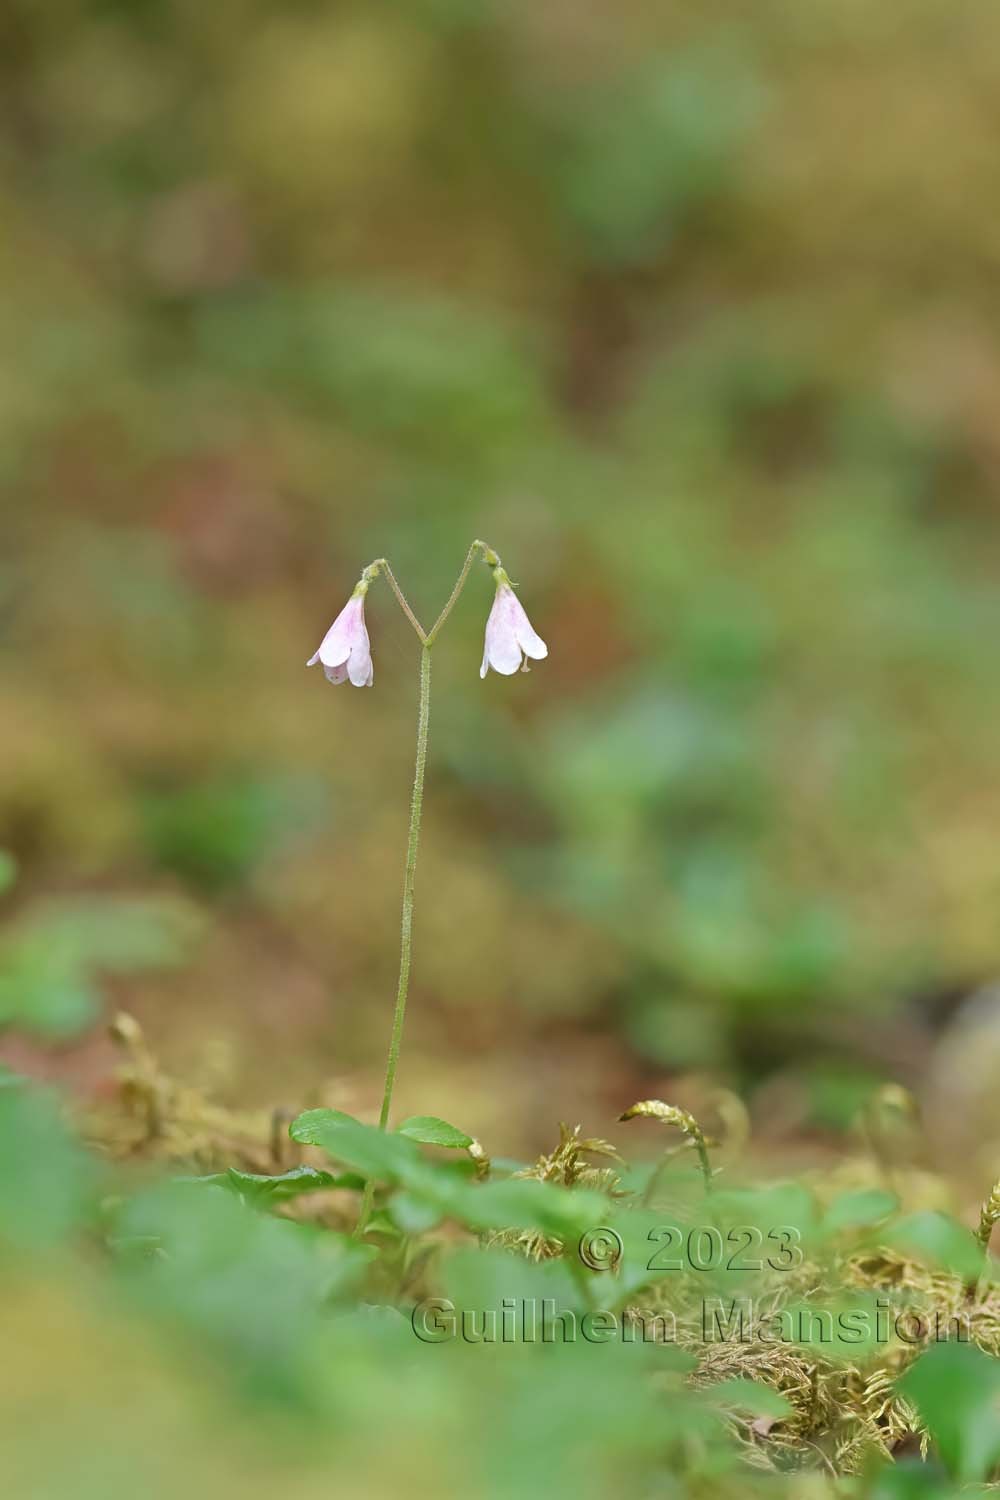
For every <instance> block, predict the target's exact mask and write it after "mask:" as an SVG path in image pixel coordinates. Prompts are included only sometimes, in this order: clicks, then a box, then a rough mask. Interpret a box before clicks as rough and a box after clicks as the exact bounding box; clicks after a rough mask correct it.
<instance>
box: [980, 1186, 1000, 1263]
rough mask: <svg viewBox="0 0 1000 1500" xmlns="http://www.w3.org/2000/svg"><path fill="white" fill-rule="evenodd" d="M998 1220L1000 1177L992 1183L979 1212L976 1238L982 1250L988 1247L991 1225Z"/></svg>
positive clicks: (999, 1216)
mask: <svg viewBox="0 0 1000 1500" xmlns="http://www.w3.org/2000/svg"><path fill="white" fill-rule="evenodd" d="M998 1220H1000V1178H998V1179H997V1181H996V1182H995V1183H994V1184H993V1187H992V1189H991V1191H990V1195H989V1197H988V1198H987V1199H986V1202H985V1203H984V1204H983V1206H982V1210H981V1211H980V1214H979V1229H978V1230H977V1238H978V1240H979V1243H980V1244H981V1245H982V1247H983V1249H984V1250H988V1249H989V1248H990V1236H991V1235H992V1233H993V1226H994V1224H996V1223H997V1221H998Z"/></svg>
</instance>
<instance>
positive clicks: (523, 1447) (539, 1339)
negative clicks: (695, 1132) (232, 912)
mask: <svg viewBox="0 0 1000 1500" xmlns="http://www.w3.org/2000/svg"><path fill="white" fill-rule="evenodd" d="M687 1118H689V1117H687ZM640 1128H641V1127H640ZM290 1135H291V1137H292V1140H293V1141H294V1142H297V1143H299V1144H300V1146H301V1147H302V1148H303V1149H304V1150H305V1151H306V1152H308V1153H309V1154H311V1155H313V1156H315V1158H316V1160H317V1161H318V1162H322V1163H324V1164H323V1165H313V1164H312V1163H311V1162H299V1163H298V1164H296V1165H295V1166H293V1167H291V1168H289V1169H288V1170H286V1171H285V1172H282V1173H275V1174H273V1175H268V1174H263V1173H259V1172H250V1171H246V1170H243V1169H242V1168H241V1167H237V1166H233V1167H231V1168H230V1169H228V1170H226V1171H222V1172H213V1173H208V1174H203V1175H200V1176H197V1175H192V1174H190V1173H183V1174H182V1173H180V1172H178V1171H171V1170H165V1169H163V1168H161V1169H159V1170H157V1171H155V1172H154V1171H153V1170H152V1169H151V1168H150V1167H149V1164H148V1163H147V1164H145V1165H143V1164H141V1163H139V1162H138V1161H136V1160H132V1161H131V1162H128V1161H126V1160H122V1159H118V1160H115V1159H114V1158H113V1157H112V1156H110V1155H108V1153H107V1152H103V1153H102V1154H101V1155H99V1156H97V1155H94V1154H92V1153H91V1152H90V1151H88V1150H87V1149H86V1148H85V1147H84V1146H82V1145H81V1144H80V1143H79V1142H78V1141H77V1139H76V1138H75V1136H74V1133H73V1131H72V1130H71V1128H70V1126H69V1125H68V1124H67V1123H66V1121H65V1119H64V1116H63V1112H62V1110H61V1107H60V1105H59V1102H58V1101H57V1100H55V1099H53V1098H51V1097H49V1096H48V1095H46V1094H44V1093H42V1092H40V1091H37V1090H35V1089H34V1088H33V1087H31V1086H29V1085H28V1084H26V1083H24V1082H23V1081H22V1080H20V1079H17V1078H15V1077H13V1076H10V1075H7V1076H5V1077H4V1079H3V1087H2V1088H0V1260H2V1267H3V1281H2V1287H3V1292H2V1297H3V1311H4V1317H5V1320H6V1326H7V1329H8V1335H9V1338H10V1340H11V1342H10V1343H9V1344H8V1347H9V1348H10V1349H12V1350H18V1351H19V1352H18V1357H17V1359H16V1360H13V1361H9V1362H8V1368H7V1371H6V1373H5V1374H4V1375H2V1376H0V1409H2V1410H3V1411H4V1412H5V1417H4V1422H5V1424H6V1430H5V1431H4V1432H3V1434H2V1436H3V1440H4V1448H5V1452H6V1453H7V1455H8V1458H9V1472H10V1473H11V1475H12V1480H11V1485H12V1488H11V1489H10V1490H9V1491H8V1493H12V1494H16V1495H17V1496H18V1497H19V1500H20V1497H26V1500H27V1497H34V1496H38V1497H41V1496H43V1495H44V1496H45V1497H46V1500H60V1497H62V1496H66V1497H69V1496H72V1497H73V1500H80V1497H90V1496H93V1497H95V1500H96V1497H98V1496H99V1497H101V1500H115V1497H117V1496H119V1495H121V1496H125V1495H126V1494H127V1495H132V1494H134V1493H135V1487H136V1483H137V1479H136V1475H137V1474H140V1475H141V1484H142V1490H143V1493H144V1494H149V1495H152V1496H154V1497H158V1496H160V1495H161V1494H162V1495H163V1496H167V1495H174V1494H176V1492H177V1486H178V1484H179V1483H185V1484H189V1483H191V1481H192V1479H194V1478H195V1477H196V1476H197V1478H198V1480H199V1484H198V1488H199V1492H202V1493H211V1494H213V1495H216V1494H218V1495H221V1496H226V1495H229V1494H233V1495H236V1494H239V1495H240V1496H241V1497H242V1496H251V1497H256V1496H257V1495H258V1494H259V1495H261V1496H263V1495H264V1494H265V1493H272V1492H273V1487H274V1486H275V1485H276V1484H278V1483H280V1485H281V1490H282V1493H283V1494H285V1495H291V1496H293V1497H299V1496H301V1497H303V1500H311V1497H312V1496H313V1495H316V1494H319V1493H322V1494H331V1493H340V1492H341V1491H343V1492H345V1493H359V1492H360V1491H362V1490H363V1491H364V1492H365V1493H371V1494H390V1493H392V1494H395V1493H397V1492H402V1490H403V1489H404V1488H405V1490H406V1491H407V1492H408V1493H410V1492H414V1491H415V1492H416V1493H421V1492H424V1491H426V1492H427V1493H442V1492H444V1493H452V1492H454V1493H462V1494H469V1495H474V1496H478V1495H483V1496H487V1497H506V1496H511V1497H513V1496H515V1495H518V1496H520V1495H534V1494H537V1495H540V1496H541V1495H544V1496H546V1497H556V1500H558V1497H561V1496H566V1497H573V1500H580V1497H589V1496H602V1495H605V1494H612V1493H613V1494H626V1495H654V1494H655V1495H679V1494H693V1495H698V1496H702V1495H704V1496H709V1497H714V1496H716V1495H729V1494H736V1493H740V1494H744V1493H747V1494H755V1493H759V1494H762V1495H768V1494H775V1495H778V1494H781V1495H787V1496H789V1497H797V1496H800V1495H801V1496H803V1497H806V1496H823V1495H844V1496H858V1497H865V1500H869V1497H870V1500H907V1497H910V1496H918V1495H919V1496H921V1497H925V1496H929V1497H933V1500H943V1497H947V1496H951V1495H954V1494H957V1493H958V1487H959V1486H965V1487H966V1488H963V1490H962V1492H963V1493H969V1492H970V1491H969V1489H968V1486H969V1485H972V1486H973V1487H974V1488H978V1487H979V1486H982V1485H988V1484H989V1482H990V1480H991V1478H992V1479H993V1480H994V1481H995V1480H996V1478H997V1472H998V1471H997V1465H998V1463H1000V1404H998V1403H1000V1360H998V1358H997V1355H998V1353H1000V1292H998V1287H997V1282H996V1279H995V1275H994V1268H993V1265H992V1263H991V1262H990V1260H989V1257H988V1254H987V1252H986V1251H985V1250H984V1249H983V1243H982V1239H983V1237H982V1236H980V1238H979V1239H977V1238H976V1237H975V1236H974V1235H973V1234H972V1233H971V1232H970V1231H969V1230H967V1229H965V1228H963V1226H962V1225H961V1224H959V1223H958V1222H957V1221H954V1220H952V1219H951V1218H949V1217H948V1216H947V1215H945V1214H942V1213H940V1212H930V1211H927V1210H919V1209H912V1206H911V1205H908V1204H907V1202H906V1201H905V1199H906V1197H907V1192H908V1190H907V1185H906V1183H905V1181H904V1180H903V1179H902V1178H899V1179H898V1180H897V1182H896V1184H895V1186H894V1188H893V1189H892V1190H890V1189H889V1188H888V1187H887V1186H885V1185H882V1186H876V1185H872V1184H871V1183H869V1184H868V1185H867V1186H866V1185H860V1186H859V1185H857V1184H855V1185H853V1186H852V1185H849V1183H848V1178H849V1177H850V1172H849V1171H847V1170H846V1167H847V1166H848V1165H849V1164H845V1174H843V1175H842V1174H838V1173H833V1174H831V1175H829V1176H828V1177H827V1178H821V1179H818V1180H816V1181H810V1182H779V1183H772V1184H768V1185H765V1186H756V1187H755V1186H750V1185H747V1184H745V1183H742V1182H740V1181H739V1180H738V1177H737V1174H736V1172H735V1170H733V1169H731V1168H715V1169H714V1172H713V1176H712V1180H711V1182H710V1184H709V1187H708V1190H707V1191H706V1184H705V1182H704V1180H703V1178H702V1175H701V1173H700V1171H699V1170H697V1168H696V1167H695V1166H694V1165H693V1163H694V1153H692V1152H690V1151H689V1150H687V1149H685V1148H684V1147H681V1149H680V1150H671V1151H670V1152H668V1154H667V1156H666V1157H664V1158H663V1160H662V1161H660V1162H654V1163H652V1164H646V1165H644V1166H639V1167H634V1168H629V1167H626V1166H625V1165H624V1164H623V1163H622V1162H621V1159H620V1158H619V1157H617V1155H616V1153H614V1152H613V1148H611V1147H610V1146H609V1145H608V1144H607V1143H606V1142H603V1141H599V1140H581V1139H580V1136H579V1132H573V1131H569V1130H566V1129H564V1130H563V1132H562V1137H561V1140H560V1143H559V1146H558V1147H557V1148H556V1150H555V1151H554V1152H553V1153H552V1154H551V1155H549V1156H547V1157H543V1158H541V1159H540V1161H539V1162H537V1163H536V1164H534V1166H531V1167H525V1168H521V1169H517V1168H516V1167H514V1166H513V1164H509V1163H508V1164H505V1165H504V1167H503V1169H502V1170H501V1169H499V1168H497V1167H492V1168H491V1166H490V1163H489V1162H488V1161H487V1159H486V1156H485V1153H484V1152H483V1150H482V1148H481V1147H480V1146H479V1145H478V1143H477V1142H475V1141H473V1140H471V1138H470V1137H468V1136H467V1135H466V1134H465V1133H464V1132H462V1131H461V1130H458V1129H456V1128H455V1127H454V1126H450V1125H448V1124H447V1122H445V1121H442V1120H437V1119H434V1118H431V1117H420V1118H415V1119H411V1120H408V1121H406V1122H404V1123H403V1125H402V1126H401V1127H400V1128H399V1129H398V1130H396V1131H392V1132H388V1133H382V1132H380V1131H378V1130H377V1129H375V1128H374V1127H372V1126H368V1125H364V1124H361V1123H359V1122H358V1121H357V1120H354V1119H352V1118H351V1117H350V1116H348V1115H345V1114H342V1113H340V1112H338V1111H334V1110H328V1109H314V1110H310V1111H307V1112H306V1113H305V1114H303V1115H300V1116H299V1117H298V1119H297V1120H295V1121H294V1122H293V1124H292V1126H291V1129H290ZM425 1142H429V1143H430V1146H429V1147H428V1146H427V1145H425V1144H424V1143H425ZM442 1146H443V1148H444V1149H443V1150H442ZM722 1155H724V1153H722ZM593 1158H596V1159H597V1161H598V1164H597V1165H594V1164H592V1159H593ZM855 1165H857V1164H855ZM870 1165H871V1164H869V1167H870ZM855 1175H856V1177H857V1178H858V1182H861V1181H862V1176H863V1174H861V1173H860V1170H858V1171H856V1172H855ZM369 1178H370V1179H374V1181H375V1183H376V1203H375V1213H374V1216H373V1218H372V1220H371V1221H370V1224H369V1226H368V1230H367V1232H366V1233H365V1235H364V1236H363V1237H360V1238H359V1237H358V1236H357V1234H356V1232H355V1224H356V1221H357V1214H358V1205H359V1202H360V1193H361V1190H362V1188H363V1185H364V1182H365V1180H367V1179H369ZM730 1179H732V1180H730ZM845 1184H846V1185H845ZM988 1228H989V1226H988V1227H987V1234H986V1237H987V1238H988ZM598 1230H599V1231H600V1235H603V1236H604V1240H603V1244H604V1249H603V1250H602V1248H601V1240H600V1236H599V1235H596V1234H595V1232H596V1231H598ZM758 1231H759V1235H758ZM608 1244H610V1246H611V1251H610V1252H609V1251H608V1250H607V1246H608ZM616 1246H617V1250H616V1249H615V1247H616ZM720 1247H721V1248H720ZM674 1252H676V1254H675V1253H674ZM602 1254H603V1255H605V1256H607V1255H609V1254H610V1256H611V1262H610V1263H613V1269H608V1270H595V1269H591V1268H590V1266H591V1265H594V1264H595V1263H596V1264H600V1263H601V1262H600V1257H601V1255H602ZM606 1263H609V1262H606ZM744 1302H746V1304H747V1305H748V1306H750V1307H752V1308H753V1319H754V1324H753V1328H752V1330H751V1332H750V1333H749V1335H748V1336H747V1337H746V1338H743V1337H741V1336H740V1337H738V1336H736V1335H735V1334H734V1332H733V1326H732V1324H733V1309H734V1308H736V1307H739V1306H742V1305H743V1303H744ZM706 1308H709V1309H710V1313H706V1312H705V1309H706ZM878 1308H881V1309H883V1316H884V1319H885V1323H886V1327H888V1328H889V1329H890V1331H889V1332H888V1333H886V1334H885V1336H884V1337H883V1332H884V1330H880V1328H879V1326H878V1323H877V1318H878V1312H877V1309H878ZM938 1313H943V1314H944V1315H945V1318H946V1325H945V1327H946V1331H945V1333H944V1335H943V1336H939V1337H938V1338H937V1339H935V1338H933V1337H930V1336H926V1337H925V1336H919V1337H916V1338H909V1332H908V1331H909V1330H910V1329H911V1328H912V1327H913V1326H914V1325H913V1319H914V1317H919V1318H922V1320H923V1324H924V1325H926V1327H927V1328H928V1329H929V1328H930V1327H931V1325H932V1319H933V1317H934V1316H935V1315H936V1314H938ZM804 1314H808V1317H807V1318H805V1321H804V1320H803V1315H804ZM825 1317H829V1318H830V1319H831V1320H832V1322H833V1324H834V1326H835V1327H836V1328H837V1329H838V1330H841V1331H840V1333H839V1334H838V1336H837V1337H835V1338H834V1339H833V1341H832V1342H831V1341H830V1340H829V1339H824V1336H823V1320H824V1318H825ZM907 1319H909V1322H907V1321H906V1320H907ZM963 1319H964V1322H963V1321H962V1320H963ZM719 1320H721V1321H719ZM775 1320H777V1321H775ZM782 1320H786V1324H787V1327H788V1328H790V1329H793V1336H792V1337H790V1338H784V1337H777V1338H775V1337H774V1336H773V1335H774V1331H775V1329H776V1328H777V1327H779V1326H780V1325H781V1324H782ZM852 1320H853V1321H852ZM765 1323H766V1324H767V1327H768V1329H769V1330H770V1332H771V1334H772V1337H771V1338H770V1339H766V1338H765V1337H764V1336H763V1335H761V1334H760V1333H759V1331H758V1328H759V1327H760V1326H763V1325H764V1324H765ZM807 1324H808V1328H807V1327H806V1325H807ZM900 1328H902V1329H903V1330H904V1333H903V1334H902V1335H901V1334H900V1332H899V1329H900ZM963 1328H964V1336H963V1332H962V1331H961V1329H963ZM567 1329H569V1330H571V1331H572V1332H573V1333H574V1337H573V1338H572V1339H570V1337H569V1336H568V1334H567ZM845 1329H850V1330H853V1332H851V1333H845V1332H843V1330H845ZM859 1330H860V1335H861V1336H860V1337H855V1336H854V1334H855V1333H857V1332H858V1331H859ZM4 1385H6V1386H7V1387H8V1389H7V1390H6V1391H4V1390H3V1387H4ZM15 1390H16V1391H17V1393H18V1398H19V1399H18V1400H17V1401H14V1399H13V1394H14V1391H15ZM29 1408H30V1409H31V1410H42V1409H44V1410H45V1412H46V1421H47V1426H48V1432H49V1440H48V1441H47V1442H46V1443H45V1444H44V1445H40V1444H39V1443H38V1441H37V1430H34V1428H33V1424H32V1429H31V1430H29V1427H28V1426H27V1425H26V1424H22V1422H21V1419H20V1417H19V1416H18V1413H19V1412H23V1411H25V1410H27V1409H29ZM153 1455H155V1462H154V1461H153Z"/></svg>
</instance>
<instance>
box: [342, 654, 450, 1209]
mask: <svg viewBox="0 0 1000 1500" xmlns="http://www.w3.org/2000/svg"><path fill="white" fill-rule="evenodd" d="M430 710H431V650H430V645H429V644H428V643H427V642H426V641H425V642H424V646H423V649H422V651H421V653H420V708H419V711H418V714H417V758H416V765H415V767H414V772H413V795H412V796H411V798H410V834H409V839H408V840H407V845H406V873H405V875H404V876H403V916H402V921H401V922H400V929H399V980H398V983H397V985H396V1009H395V1012H394V1014H393V1018H392V1036H391V1037H390V1039H389V1057H388V1060H387V1062H386V1068H385V1088H384V1090H383V1093H382V1108H381V1110H380V1111H379V1117H378V1125H379V1129H380V1130H385V1129H386V1127H387V1125H388V1123H389V1109H390V1107H391V1105H392V1090H393V1085H394V1084H395V1082H396V1068H397V1065H398V1063H399V1049H400V1047H401V1045H402V1041H403V1021H404V1020H405V1018H406V996H407V993H408V992H409V988H410V955H411V951H412V946H413V889H414V879H415V876H416V870H417V848H418V846H419V843H420V817H421V813H422V811H423V805H424V770H425V768H426V766H427V729H428V725H429V722H430ZM374 1194H375V1184H374V1182H372V1181H371V1180H369V1181H368V1182H366V1183H365V1195H364V1198H363V1199H362V1203H361V1213H360V1216H359V1218H358V1225H357V1229H356V1230H355V1234H358V1235H360V1234H362V1233H363V1232H364V1229H365V1226H366V1224H367V1223H368V1218H369V1215H370V1214H371V1208H372V1199H373V1197H374Z"/></svg>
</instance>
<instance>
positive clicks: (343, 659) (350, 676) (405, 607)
mask: <svg viewBox="0 0 1000 1500" xmlns="http://www.w3.org/2000/svg"><path fill="white" fill-rule="evenodd" d="M477 555H481V556H482V559H483V561H484V562H485V563H486V565H487V566H488V567H489V568H491V569H492V571H493V579H494V583H495V584H496V597H495V599H494V602H493V608H492V610H491V611H490V617H489V619H488V621H487V623H486V648H485V651H484V654H483V664H482V668H481V670H480V676H481V677H485V676H486V672H487V669H488V667H490V666H492V667H493V670H494V671H496V672H501V673H503V674H504V675H505V676H509V675H511V674H512V673H514V672H516V671H517V670H518V668H520V669H521V670H522V671H527V670H528V667H527V657H529V656H530V657H531V658H532V659H533V660H535V661H540V660H541V659H542V658H543V657H545V656H547V655H548V647H547V646H546V644H545V642H544V641H543V640H542V639H541V637H540V636H538V635H536V633H535V631H534V630H533V628H532V626H531V623H530V621H529V620H528V616H527V615H526V614H525V612H524V609H523V608H522V606H521V604H520V603H519V601H518V599H517V597H516V595H515V594H514V591H513V586H512V585H511V582H510V579H509V578H508V576H507V574H506V572H505V571H504V569H503V567H502V566H501V563H500V559H499V557H498V556H497V554H496V553H495V552H494V550H493V548H492V547H488V546H487V545H486V543H485V542H480V541H475V542H473V543H472V546H471V547H470V548H469V551H468V554H467V555H466V559H465V562H464V564H463V566H462V571H461V572H460V573H459V575H458V578H457V579H456V581H455V587H454V588H453V589H452V591H451V595H450V597H449V599H448V602H447V603H446V604H445V606H444V609H442V611H441V613H440V615H439V616H438V618H437V619H436V620H435V622H434V624H433V625H432V627H431V629H430V630H427V631H425V630H424V628H423V626H422V625H421V624H420V621H419V620H418V619H417V617H416V615H415V614H414V613H413V610H412V609H411V608H410V606H409V604H408V602H407V600H406V597H405V595H404V594H403V591H402V589H401V588H400V587H399V584H398V583H397V582H396V578H395V575H394V573H393V571H392V569H391V568H390V566H389V564H388V562H387V561H386V559H385V558H384V557H380V558H377V559H376V561H375V562H373V563H369V565H368V567H367V568H365V570H364V572H363V573H362V574H361V577H360V579H359V580H358V583H357V586H356V587H355V590H354V593H353V594H352V595H351V597H350V599H349V600H348V602H347V604H346V605H345V606H344V608H343V609H342V610H341V612H340V614H339V615H338V616H337V618H336V619H335V620H334V622H333V624H332V625H331V626H330V629H329V630H328V631H327V633H326V635H325V636H324V637H323V640H322V643H321V645H320V647H319V650H318V651H316V652H315V654H314V655H313V656H311V657H310V659H309V661H308V663H307V665H308V666H312V665H313V663H314V662H317V661H318V662H321V663H322V666H323V671H324V673H325V675H326V677H327V680H328V681H330V682H333V683H340V682H344V681H345V680H349V681H350V682H352V683H353V684H354V686H355V687H371V685H372V683H373V681H374V669H373V667H372V659H371V644H370V642H369V639H368V630H367V627H366V625H365V613H364V602H365V596H366V594H367V593H368V589H369V586H370V585H371V584H372V583H373V582H374V580H375V579H376V578H378V577H379V576H380V575H384V576H385V578H386V580H387V582H388V584H389V587H390V588H391V589H392V591H393V593H394V594H395V596H396V600H397V602H398V604H399V606H400V608H401V609H402V611H403V613H404V614H405V616H406V618H407V619H408V620H409V622H410V624H411V625H412V626H413V629H414V631H415V632H416V635H417V637H418V639H419V641H420V707H419V710H418V714H417V755H416V764H415V767H414V773H413V793H412V796H411V798H410V830H409V836H408V838H407V843H406V869H405V873H404V877H403V912H402V919H401V922H400V934H399V980H398V983H397V986H396V1007H395V1010H394V1012H393V1018H392V1034H391V1036H390V1039H389V1055H388V1058H387V1060H386V1069H385V1087H384V1089H383V1093H382V1108H381V1110H380V1111H379V1122H378V1123H379V1129H380V1130H385V1129H386V1128H387V1127H388V1124H389V1111H390V1109H391V1107H392V1092H393V1087H394V1085H395V1082H396V1069H397V1067H398V1064H399V1053H400V1048H401V1046H402V1041H403V1022H404V1020H405V1018H406V997H407V994H408V992H409V987H410V966H411V952H412V944H413V893H414V883H415V876H416V868H417V849H418V846H419V843H420V819H421V814H422V812H423V803H424V772H425V769H426V766H427V731H428V726H429V723H430V702H431V649H432V647H433V645H434V642H435V641H436V640H437V637H438V635H439V633H440V631H441V627H442V626H443V625H444V623H445V621H446V620H447V618H448V616H449V615H450V614H451V612H452V610H453V609H454V607H455V605H456V603H457V602H458V598H459V595H460V594H461V592H462V590H463V588H464V587H465V582H466V579H467V578H468V576H469V570H470V569H471V567H472V564H473V562H474V561H475V559H476V556H477ZM374 1192H375V1188H374V1183H373V1182H372V1181H370V1180H369V1181H368V1182H367V1183H366V1184H365V1193H364V1198H363V1200H362V1204H361V1213H360V1216H359V1218H358V1224H357V1228H356V1230H355V1233H356V1234H358V1235H360V1234H363V1233H364V1230H365V1227H366V1226H367V1223H368V1219H369V1217H370V1215H371V1208H372V1200H373V1197H374Z"/></svg>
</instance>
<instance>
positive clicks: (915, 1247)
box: [881, 1209, 985, 1281]
mask: <svg viewBox="0 0 1000 1500" xmlns="http://www.w3.org/2000/svg"><path fill="white" fill-rule="evenodd" d="M881 1238H882V1239H883V1240H884V1242H885V1243H886V1244H887V1245H888V1246H889V1247H890V1248H891V1249H894V1250H902V1251H903V1252H904V1253H905V1254H907V1255H912V1256H914V1257H915V1258H916V1259H917V1260H920V1261H923V1262H924V1264H926V1265H930V1266H937V1267H940V1268H941V1269H942V1270H945V1271H950V1272H952V1273H953V1274H954V1275H955V1276H961V1277H962V1279H963V1280H964V1281H974V1280H975V1279H976V1278H977V1277H978V1276H979V1275H980V1274H981V1273H982V1270H983V1266H984V1264H985V1261H984V1252H983V1249H982V1247H981V1245H980V1244H979V1243H978V1241H977V1240H976V1238H975V1236H974V1235H973V1233H972V1231H971V1230H969V1229H966V1227H965V1225H964V1224H959V1223H958V1222H957V1220H955V1219H951V1218H949V1217H948V1215H947V1214H942V1213H937V1212H935V1211H934V1210H930V1209H928V1210H925V1211H923V1212H921V1213H915V1214H907V1215H906V1216H905V1217H904V1218H901V1219H897V1220H896V1221H895V1223H893V1224H891V1225H889V1227H888V1228H887V1229H886V1230H884V1231H883V1232H882V1235H881Z"/></svg>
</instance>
